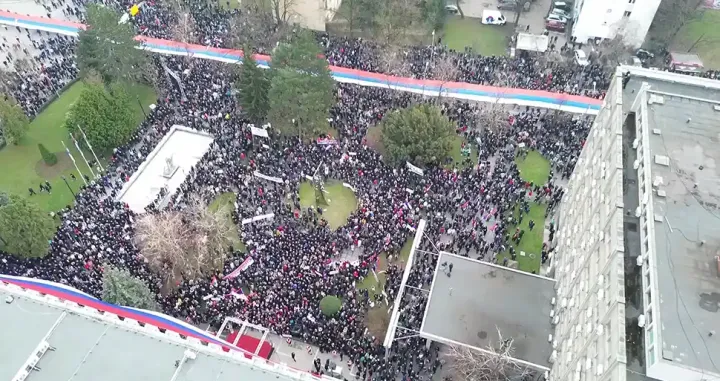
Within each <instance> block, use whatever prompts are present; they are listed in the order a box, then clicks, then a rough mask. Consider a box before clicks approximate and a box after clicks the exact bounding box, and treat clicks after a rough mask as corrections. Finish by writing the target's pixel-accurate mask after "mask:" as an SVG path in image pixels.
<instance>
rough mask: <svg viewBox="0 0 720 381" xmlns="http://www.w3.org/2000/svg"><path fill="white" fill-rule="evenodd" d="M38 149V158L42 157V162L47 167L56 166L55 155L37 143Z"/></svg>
mask: <svg viewBox="0 0 720 381" xmlns="http://www.w3.org/2000/svg"><path fill="white" fill-rule="evenodd" d="M38 149H40V156H42V159H43V161H44V162H45V164H47V165H49V166H51V167H52V166H53V165H55V164H57V155H55V154H54V153H52V152H50V151H48V149H47V148H45V146H44V145H43V144H42V143H38Z"/></svg>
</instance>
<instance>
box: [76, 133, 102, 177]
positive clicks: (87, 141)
mask: <svg viewBox="0 0 720 381" xmlns="http://www.w3.org/2000/svg"><path fill="white" fill-rule="evenodd" d="M78 130H80V133H81V134H82V136H83V138H84V139H85V144H87V146H88V148H90V152H92V154H93V157H94V158H95V162H96V163H97V165H98V167H100V170H101V171H104V170H105V168H103V166H102V164H100V160H98V157H97V155H96V154H95V150H94V149H93V148H92V146H91V145H90V141H89V140H88V138H87V135H85V131H83V129H82V128H80V125H79V124H78Z"/></svg>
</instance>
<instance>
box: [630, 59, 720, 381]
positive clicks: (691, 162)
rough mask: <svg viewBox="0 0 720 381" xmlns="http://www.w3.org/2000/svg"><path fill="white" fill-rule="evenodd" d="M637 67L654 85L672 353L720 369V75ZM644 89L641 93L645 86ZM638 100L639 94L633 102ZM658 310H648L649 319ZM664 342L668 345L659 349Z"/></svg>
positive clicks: (658, 223)
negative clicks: (655, 72) (653, 72)
mask: <svg viewBox="0 0 720 381" xmlns="http://www.w3.org/2000/svg"><path fill="white" fill-rule="evenodd" d="M683 77H685V78H682V77H677V76H675V75H673V76H670V75H668V76H667V78H657V77H656V78H650V77H647V76H644V75H642V72H641V71H640V75H632V76H631V79H630V82H629V83H628V88H638V89H639V87H640V86H642V84H643V83H645V84H646V85H647V86H649V87H648V93H647V97H648V100H650V101H651V102H648V104H647V121H643V124H644V125H645V128H646V130H645V131H646V133H645V135H647V137H648V139H649V140H648V141H649V147H648V149H646V150H645V151H644V154H645V155H647V157H648V158H649V162H650V166H649V176H647V177H648V178H647V179H646V181H650V182H651V183H652V185H653V192H652V194H650V195H648V196H647V199H646V200H645V199H643V200H642V201H641V202H643V203H645V202H647V203H649V204H650V205H652V215H651V216H649V219H650V220H654V224H653V227H654V239H653V241H652V242H653V244H654V256H653V258H654V261H655V268H656V282H657V292H658V293H659V295H657V296H655V295H653V296H652V297H653V298H657V300H659V301H661V302H660V303H659V304H658V305H659V309H660V311H659V319H660V323H661V324H660V325H658V326H661V327H662V340H663V344H662V352H661V353H659V354H660V357H661V358H662V359H663V360H664V361H670V362H673V363H677V364H678V365H679V366H688V367H691V368H696V369H701V370H704V371H707V372H712V373H720V341H718V339H717V338H716V337H714V335H715V334H717V333H718V332H720V313H719V312H720V274H719V272H718V270H719V269H718V255H720V169H719V168H718V164H720V148H719V147H718V143H720V111H717V110H716V109H715V108H716V107H718V106H720V82H717V81H712V82H708V81H709V80H701V79H700V78H695V77H688V76H683ZM626 93H627V91H626ZM640 93H641V92H640V91H636V92H634V94H636V95H637V94H640ZM629 103H632V102H629ZM652 319H658V316H646V322H647V323H646V324H650V322H651V321H652ZM659 350H660V349H659Z"/></svg>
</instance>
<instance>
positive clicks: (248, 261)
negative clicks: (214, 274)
mask: <svg viewBox="0 0 720 381" xmlns="http://www.w3.org/2000/svg"><path fill="white" fill-rule="evenodd" d="M253 263H255V260H254V259H252V257H250V256H248V257H247V258H245V260H244V261H243V263H241V264H240V266H238V267H237V268H236V269H235V270H233V271H232V272H231V273H230V274H228V275H225V276H224V277H223V279H233V278H237V276H238V275H240V273H241V272H243V271H245V270H247V269H248V268H250V266H252V265H253Z"/></svg>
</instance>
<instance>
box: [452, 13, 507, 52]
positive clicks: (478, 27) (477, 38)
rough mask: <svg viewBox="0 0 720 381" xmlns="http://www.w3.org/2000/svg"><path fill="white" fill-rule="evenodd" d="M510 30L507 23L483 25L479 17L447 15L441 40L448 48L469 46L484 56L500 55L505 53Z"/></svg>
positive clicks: (459, 49)
mask: <svg viewBox="0 0 720 381" xmlns="http://www.w3.org/2000/svg"><path fill="white" fill-rule="evenodd" d="M511 31H512V28H511V27H510V26H508V25H503V26H500V25H483V24H481V23H480V19H476V18H472V17H465V18H464V19H463V18H460V16H449V17H448V19H447V22H446V23H445V31H444V36H443V40H442V41H443V43H444V44H445V45H447V46H448V47H449V48H450V49H454V50H457V51H460V52H462V51H463V50H464V49H465V47H470V48H472V49H473V51H475V52H477V53H480V54H482V55H485V56H502V55H505V52H506V48H507V36H508V35H509V33H510V32H511Z"/></svg>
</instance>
